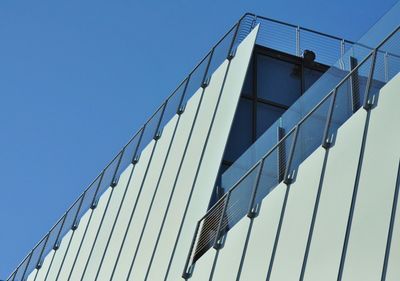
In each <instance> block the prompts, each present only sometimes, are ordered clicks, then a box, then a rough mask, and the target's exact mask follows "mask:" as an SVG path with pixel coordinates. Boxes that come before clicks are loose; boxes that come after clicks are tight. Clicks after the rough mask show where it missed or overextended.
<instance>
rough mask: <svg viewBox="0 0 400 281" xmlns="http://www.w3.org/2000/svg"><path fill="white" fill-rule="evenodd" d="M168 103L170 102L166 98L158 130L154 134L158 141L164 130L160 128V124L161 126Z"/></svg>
mask: <svg viewBox="0 0 400 281" xmlns="http://www.w3.org/2000/svg"><path fill="white" fill-rule="evenodd" d="M167 104H168V100H166V101H165V102H164V105H163V107H162V110H161V115H160V119H159V120H158V123H157V128H156V132H155V134H154V136H153V139H154V140H156V141H157V140H158V139H159V138H160V137H161V132H162V130H160V126H161V121H162V119H163V117H164V112H165V108H166V107H167Z"/></svg>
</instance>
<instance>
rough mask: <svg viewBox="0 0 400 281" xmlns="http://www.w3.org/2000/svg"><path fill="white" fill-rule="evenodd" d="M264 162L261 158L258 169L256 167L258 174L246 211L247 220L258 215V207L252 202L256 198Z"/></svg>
mask: <svg viewBox="0 0 400 281" xmlns="http://www.w3.org/2000/svg"><path fill="white" fill-rule="evenodd" d="M264 162H265V158H262V159H261V163H260V164H259V167H258V169H259V170H258V173H257V177H256V181H255V183H254V187H253V190H252V194H251V198H250V204H249V209H248V211H247V216H248V217H249V218H255V217H256V216H257V215H258V211H259V207H258V205H257V206H254V201H255V200H256V197H257V191H258V186H259V183H260V178H261V175H262V170H263V168H264Z"/></svg>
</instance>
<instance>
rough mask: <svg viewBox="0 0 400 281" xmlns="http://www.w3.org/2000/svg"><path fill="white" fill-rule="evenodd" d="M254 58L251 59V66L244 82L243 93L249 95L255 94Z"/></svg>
mask: <svg viewBox="0 0 400 281" xmlns="http://www.w3.org/2000/svg"><path fill="white" fill-rule="evenodd" d="M253 72H254V71H253V59H251V61H250V64H249V68H248V69H247V74H246V78H245V80H244V84H243V90H242V95H243V96H247V97H252V96H253Z"/></svg>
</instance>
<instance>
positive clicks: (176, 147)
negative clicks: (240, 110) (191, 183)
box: [113, 90, 201, 280]
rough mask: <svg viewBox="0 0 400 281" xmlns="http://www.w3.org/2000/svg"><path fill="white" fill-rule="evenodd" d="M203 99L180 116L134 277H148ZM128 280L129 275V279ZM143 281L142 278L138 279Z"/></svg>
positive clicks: (195, 98) (190, 104) (195, 99)
mask: <svg viewBox="0 0 400 281" xmlns="http://www.w3.org/2000/svg"><path fill="white" fill-rule="evenodd" d="M200 100H201V90H200V91H198V92H197V93H195V94H194V96H192V98H191V99H190V100H189V101H188V103H187V105H186V109H185V111H184V113H183V114H182V115H181V117H180V121H179V124H178V127H177V131H176V133H175V138H174V142H173V143H172V147H171V151H170V155H171V156H170V157H169V158H168V160H167V163H166V167H165V170H164V173H163V175H162V176H161V179H160V183H159V187H158V192H157V195H156V197H155V200H154V204H153V208H152V210H151V212H150V216H149V219H148V222H147V226H146V229H145V231H144V235H143V240H142V242H141V244H140V246H139V250H138V254H137V257H136V261H135V265H134V268H133V270H132V274H131V276H137V275H139V276H141V278H142V280H143V279H144V276H145V275H146V271H147V268H148V265H149V263H150V260H151V256H152V251H153V249H154V247H155V245H156V241H157V236H158V234H159V232H160V227H161V224H162V219H163V215H164V213H165V212H166V210H167V205H168V198H169V197H170V195H171V193H172V189H173V183H174V180H175V176H176V174H177V172H178V167H179V163H180V161H181V159H182V157H183V152H184V147H185V145H186V143H187V141H188V138H189V133H190V130H191V127H192V124H193V122H194V118H195V113H196V111H197V108H198V107H199V103H200ZM121 278H124V275H122V274H120V272H119V270H117V271H116V274H115V278H114V279H113V280H121ZM125 278H126V276H125ZM138 280H140V279H138Z"/></svg>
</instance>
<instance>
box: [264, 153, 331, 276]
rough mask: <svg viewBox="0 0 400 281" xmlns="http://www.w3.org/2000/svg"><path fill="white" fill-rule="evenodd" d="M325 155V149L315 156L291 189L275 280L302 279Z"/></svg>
mask: <svg viewBox="0 0 400 281" xmlns="http://www.w3.org/2000/svg"><path fill="white" fill-rule="evenodd" d="M324 156H325V149H323V148H322V147H320V148H318V149H317V150H316V151H315V152H314V153H313V154H311V156H310V157H308V158H307V159H306V160H305V161H304V162H303V163H302V164H301V165H300V167H299V169H298V173H297V177H296V181H295V182H294V183H293V184H291V186H290V187H289V196H288V200H287V203H286V209H285V214H284V218H283V222H282V228H281V232H280V236H279V240H278V246H277V250H276V255H275V260H274V263H273V267H272V272H271V280H297V279H298V278H299V276H300V272H301V267H302V265H303V259H304V252H305V249H306V244H307V238H308V234H309V230H310V224H311V219H312V214H313V211H314V205H315V200H316V197H317V191H318V186H319V181H320V177H321V171H322V166H323V162H324Z"/></svg>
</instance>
